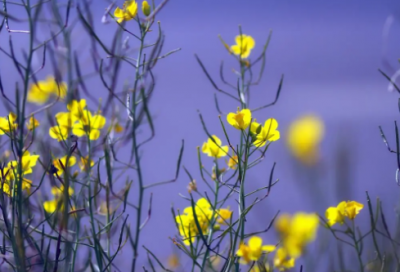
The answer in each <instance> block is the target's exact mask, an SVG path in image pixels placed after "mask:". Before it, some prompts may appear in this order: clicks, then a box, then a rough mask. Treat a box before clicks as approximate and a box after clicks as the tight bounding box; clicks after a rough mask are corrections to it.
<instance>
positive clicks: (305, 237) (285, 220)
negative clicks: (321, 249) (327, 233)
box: [275, 212, 319, 258]
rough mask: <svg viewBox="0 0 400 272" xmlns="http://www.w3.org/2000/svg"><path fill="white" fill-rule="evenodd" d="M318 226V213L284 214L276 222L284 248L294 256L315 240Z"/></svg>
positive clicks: (296, 256) (297, 255)
mask: <svg viewBox="0 0 400 272" xmlns="http://www.w3.org/2000/svg"><path fill="white" fill-rule="evenodd" d="M318 226H319V218H318V216H317V215H316V214H307V213H302V212H300V213H296V214H295V215H294V216H290V215H289V214H282V215H281V216H280V217H279V218H278V219H277V220H276V223H275V227H276V229H277V231H278V232H279V234H280V236H281V238H282V246H283V248H284V249H285V250H286V251H287V253H288V254H289V255H290V256H291V257H293V258H298V257H299V256H300V255H301V253H302V252H303V249H304V247H305V246H306V245H307V244H308V243H310V242H312V241H314V240H315V236H316V234H317V230H318Z"/></svg>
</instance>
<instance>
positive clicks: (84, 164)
mask: <svg viewBox="0 0 400 272" xmlns="http://www.w3.org/2000/svg"><path fill="white" fill-rule="evenodd" d="M78 164H79V168H80V169H81V171H82V172H84V171H88V170H90V168H91V167H93V165H94V161H93V160H90V163H89V156H86V157H81V161H80V162H79V163H78Z"/></svg>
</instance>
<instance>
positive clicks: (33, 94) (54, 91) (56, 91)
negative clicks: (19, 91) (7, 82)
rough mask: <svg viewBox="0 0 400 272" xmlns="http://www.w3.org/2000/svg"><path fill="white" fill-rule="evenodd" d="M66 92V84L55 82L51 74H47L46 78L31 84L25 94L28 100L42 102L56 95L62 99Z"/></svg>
mask: <svg viewBox="0 0 400 272" xmlns="http://www.w3.org/2000/svg"><path fill="white" fill-rule="evenodd" d="M66 94H67V84H66V83H65V82H60V83H57V82H56V80H55V79H54V77H53V76H48V77H47V78H46V80H43V81H38V82H37V83H36V84H31V85H30V88H29V92H28V96H27V100H28V102H32V103H36V104H43V103H46V102H47V100H49V98H50V97H51V96H58V97H60V98H61V99H63V98H64V97H65V96H66Z"/></svg>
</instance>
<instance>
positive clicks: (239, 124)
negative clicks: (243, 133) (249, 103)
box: [226, 109, 251, 130]
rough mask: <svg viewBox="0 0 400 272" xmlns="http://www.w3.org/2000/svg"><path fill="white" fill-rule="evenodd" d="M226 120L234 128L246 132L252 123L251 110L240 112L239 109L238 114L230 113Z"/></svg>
mask: <svg viewBox="0 0 400 272" xmlns="http://www.w3.org/2000/svg"><path fill="white" fill-rule="evenodd" d="M226 119H227V121H228V123H229V124H230V125H231V126H233V127H234V128H236V129H240V130H245V129H246V128H247V127H248V126H249V125H250V122H251V111H250V110H249V109H242V110H241V111H239V109H238V110H237V112H236V113H233V112H230V113H228V115H227V116H226Z"/></svg>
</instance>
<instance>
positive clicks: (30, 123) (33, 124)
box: [26, 115, 40, 131]
mask: <svg viewBox="0 0 400 272" xmlns="http://www.w3.org/2000/svg"><path fill="white" fill-rule="evenodd" d="M39 125H40V123H39V121H38V120H37V119H36V118H35V117H33V115H32V116H31V117H30V118H29V120H28V123H26V127H27V128H28V130H31V131H32V130H34V129H36V128H37V127H38V126H39Z"/></svg>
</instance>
